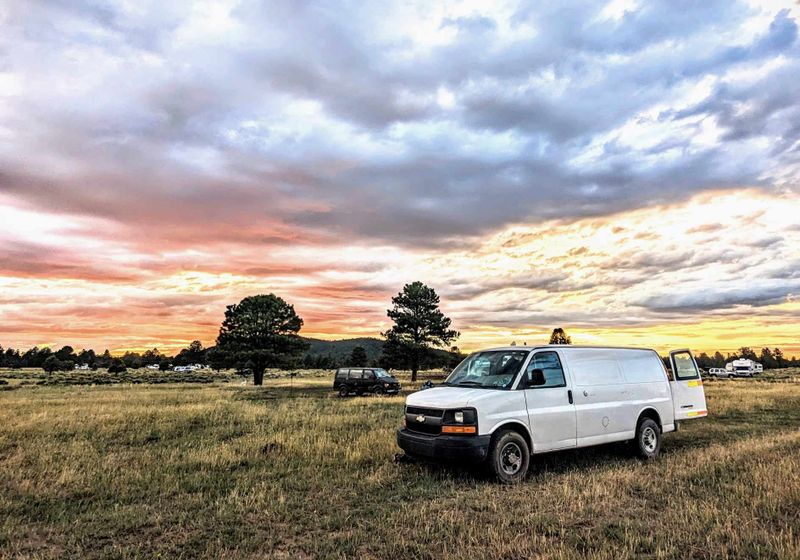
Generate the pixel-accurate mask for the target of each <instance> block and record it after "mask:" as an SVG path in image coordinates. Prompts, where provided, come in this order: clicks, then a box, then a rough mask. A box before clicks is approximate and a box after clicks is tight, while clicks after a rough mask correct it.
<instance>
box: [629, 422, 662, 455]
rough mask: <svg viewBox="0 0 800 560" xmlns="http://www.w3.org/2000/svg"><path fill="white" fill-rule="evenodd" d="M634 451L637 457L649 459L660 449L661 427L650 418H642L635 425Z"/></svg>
mask: <svg viewBox="0 0 800 560" xmlns="http://www.w3.org/2000/svg"><path fill="white" fill-rule="evenodd" d="M635 445H636V451H637V454H638V455H639V457H641V458H642V459H645V460H651V459H655V458H656V457H658V452H659V451H661V428H660V427H659V426H658V424H656V422H655V421H654V420H653V419H652V418H642V419H641V420H639V424H638V425H637V426H636V441H635Z"/></svg>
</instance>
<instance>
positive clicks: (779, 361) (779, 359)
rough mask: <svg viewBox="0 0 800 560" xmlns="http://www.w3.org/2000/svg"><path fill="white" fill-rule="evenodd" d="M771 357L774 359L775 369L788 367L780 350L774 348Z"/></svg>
mask: <svg viewBox="0 0 800 560" xmlns="http://www.w3.org/2000/svg"><path fill="white" fill-rule="evenodd" d="M772 355H773V357H774V358H775V367H776V368H785V367H787V366H788V365H789V364H788V362H787V360H786V358H785V357H784V355H783V350H781V349H780V348H776V349H775V350H773V351H772ZM765 367H766V366H765Z"/></svg>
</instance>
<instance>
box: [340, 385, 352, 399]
mask: <svg viewBox="0 0 800 560" xmlns="http://www.w3.org/2000/svg"><path fill="white" fill-rule="evenodd" d="M349 394H350V389H349V388H348V387H347V385H342V386H341V387H339V396H340V397H346V396H347V395H349Z"/></svg>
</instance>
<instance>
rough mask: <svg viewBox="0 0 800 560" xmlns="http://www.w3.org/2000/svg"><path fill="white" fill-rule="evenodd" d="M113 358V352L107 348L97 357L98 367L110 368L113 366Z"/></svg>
mask: <svg viewBox="0 0 800 560" xmlns="http://www.w3.org/2000/svg"><path fill="white" fill-rule="evenodd" d="M112 360H113V358H112V357H111V352H109V351H108V348H106V349H105V351H104V352H103V353H102V354H100V355H99V356H98V357H97V360H96V362H95V363H96V364H97V367H101V368H108V367H109V366H111V361H112Z"/></svg>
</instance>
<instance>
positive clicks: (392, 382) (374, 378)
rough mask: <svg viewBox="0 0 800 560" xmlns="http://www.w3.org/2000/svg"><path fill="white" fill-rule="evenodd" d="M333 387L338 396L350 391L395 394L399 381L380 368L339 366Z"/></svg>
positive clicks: (348, 393)
mask: <svg viewBox="0 0 800 560" xmlns="http://www.w3.org/2000/svg"><path fill="white" fill-rule="evenodd" d="M333 388H334V390H336V391H339V396H340V397H346V396H348V395H350V394H351V393H355V394H357V395H363V394H364V393H374V394H376V395H383V394H397V393H398V392H399V391H400V382H399V381H398V380H397V379H395V378H394V377H392V376H391V375H389V373H388V372H387V371H386V370H385V369H381V368H363V367H358V368H339V369H337V370H336V374H335V375H334V378H333Z"/></svg>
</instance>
